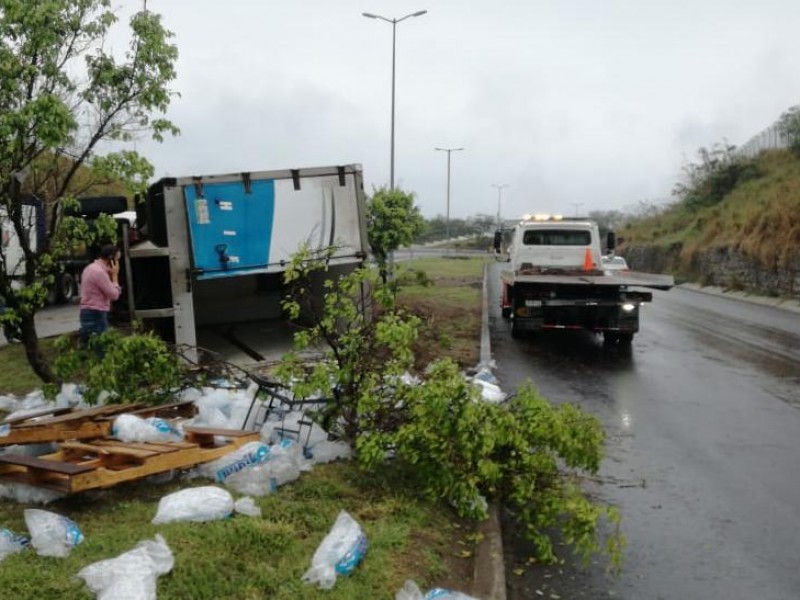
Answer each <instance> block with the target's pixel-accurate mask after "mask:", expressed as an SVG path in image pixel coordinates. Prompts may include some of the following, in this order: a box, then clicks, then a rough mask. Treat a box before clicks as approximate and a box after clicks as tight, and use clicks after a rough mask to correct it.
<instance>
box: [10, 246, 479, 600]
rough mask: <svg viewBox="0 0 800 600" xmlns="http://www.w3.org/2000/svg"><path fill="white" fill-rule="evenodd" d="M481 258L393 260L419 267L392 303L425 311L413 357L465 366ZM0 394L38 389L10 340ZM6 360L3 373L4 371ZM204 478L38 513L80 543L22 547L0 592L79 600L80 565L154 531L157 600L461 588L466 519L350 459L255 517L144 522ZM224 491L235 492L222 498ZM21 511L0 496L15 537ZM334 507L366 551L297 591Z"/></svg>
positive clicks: (471, 540) (285, 493)
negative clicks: (161, 569)
mask: <svg viewBox="0 0 800 600" xmlns="http://www.w3.org/2000/svg"><path fill="white" fill-rule="evenodd" d="M483 262H484V261H483V260H482V259H450V258H442V259H421V260H417V261H413V262H410V263H404V265H405V266H406V267H411V268H413V269H417V270H420V271H422V272H424V273H425V274H426V276H427V279H429V280H430V282H432V285H421V284H413V285H412V284H411V283H409V284H407V285H404V286H403V288H402V290H401V292H400V294H399V301H400V302H401V304H403V305H404V306H406V307H408V308H411V309H413V310H415V312H418V313H419V314H423V315H426V317H427V323H428V325H427V327H426V329H425V331H424V332H423V335H424V336H426V340H425V343H424V344H423V346H424V347H423V348H422V350H421V351H422V352H424V356H422V357H420V358H421V360H422V362H425V361H428V360H432V359H433V358H438V357H441V356H452V357H454V358H456V360H458V361H459V362H460V363H461V364H462V365H464V366H473V365H474V364H475V363H476V362H477V357H478V351H479V338H480V311H481V281H482V272H483ZM0 364H4V365H5V366H4V368H3V369H2V373H0V394H2V393H8V392H15V393H17V394H20V393H24V392H27V391H30V390H31V389H35V388H37V387H40V384H39V382H38V381H37V380H36V378H35V376H34V375H33V373H32V372H31V371H30V369H29V368H28V367H27V363H25V357H24V353H23V352H22V348H21V347H20V346H19V345H13V346H6V347H2V348H0ZM9 364H12V365H13V374H12V373H11V371H10V370H9V369H8V368H7V367H8V365H9ZM207 484H208V482H207V481H203V480H192V481H186V480H181V479H176V480H175V481H173V482H171V483H167V484H160V485H155V484H150V483H147V482H139V483H132V484H123V485H120V486H117V487H115V488H112V489H108V490H100V491H96V492H89V493H84V494H78V495H75V496H72V497H69V498H65V499H62V500H59V501H56V502H54V503H52V504H50V505H48V506H47V507H45V508H46V509H47V510H52V511H53V512H57V513H60V514H64V515H67V516H69V517H70V518H72V519H73V520H74V521H76V522H77V523H78V525H79V526H80V527H81V529H82V530H83V533H84V535H85V537H86V540H85V542H84V543H83V544H81V545H79V546H77V547H76V548H74V549H73V551H72V553H71V554H70V556H69V557H67V558H65V559H56V558H44V557H40V556H37V555H36V554H35V553H34V552H33V551H30V550H29V551H25V552H22V553H20V554H15V555H12V556H9V557H8V558H6V559H5V560H4V561H3V563H2V564H1V565H0V590H3V594H2V597H4V598H6V597H8V598H15V599H20V600H22V599H34V598H36V599H38V598H60V599H65V600H66V599H71V598H75V599H78V598H82V599H83V598H90V597H91V594H90V593H89V592H88V590H87V589H86V587H85V586H84V584H83V582H82V581H80V580H77V579H75V575H76V573H77V572H78V571H79V570H80V569H81V568H83V567H85V566H86V565H88V564H90V563H93V562H96V561H98V560H102V559H106V558H111V557H114V556H117V555H119V554H121V553H122V552H125V551H127V550H130V549H131V548H133V546H135V544H136V543H137V542H138V541H140V540H143V539H152V538H153V537H154V536H155V534H156V533H161V534H162V535H163V536H164V538H165V540H166V542H167V544H168V545H169V546H170V548H171V550H172V552H173V553H174V555H175V566H174V568H173V570H172V572H171V573H169V574H168V575H165V576H163V577H161V578H160V579H159V582H158V597H159V599H161V600H167V599H185V598H192V599H205V598H208V599H212V598H213V599H226V598H230V599H247V598H276V599H280V598H286V599H292V600H296V599H297V598H323V597H324V598H330V599H336V598H342V599H345V598H346V599H352V598H387V599H388V598H393V597H394V594H395V592H396V591H397V590H398V589H399V588H400V587H401V586H402V584H403V582H404V581H405V579H408V578H411V579H415V580H416V581H417V582H418V583H419V584H420V586H421V587H423V588H425V589H426V588H428V587H431V586H434V585H436V586H443V587H449V588H452V589H458V590H462V591H464V592H469V591H470V588H469V586H470V583H471V578H472V569H473V563H472V552H473V547H474V545H475V542H476V539H475V536H474V534H473V529H472V524H471V523H465V522H463V521H462V520H460V519H458V518H457V517H456V516H455V514H454V513H453V511H452V510H451V509H450V507H449V506H448V505H447V504H446V503H444V502H442V503H431V502H426V501H422V500H421V499H420V498H419V497H418V494H417V493H416V490H415V489H414V488H413V487H411V486H409V485H406V484H405V483H404V482H403V481H398V480H396V479H392V474H391V472H390V471H389V472H387V473H383V474H378V475H375V474H370V475H368V474H365V473H363V472H361V471H360V470H359V469H358V468H357V467H356V465H355V464H353V463H336V464H331V465H321V466H317V467H315V468H314V470H313V471H312V472H310V473H304V474H302V475H301V477H300V479H299V480H298V481H296V482H293V483H290V484H288V485H286V486H283V487H281V488H280V489H279V490H278V492H277V493H275V494H272V495H270V496H266V497H263V498H257V499H256V503H257V504H258V506H259V507H261V509H262V512H263V517H262V518H260V519H258V518H251V517H244V516H234V517H233V518H230V519H226V520H222V521H214V522H209V523H177V524H167V525H159V526H156V525H152V524H151V523H150V521H151V520H152V518H153V516H154V515H155V512H156V507H157V504H158V500H159V499H160V498H161V497H163V496H164V495H166V494H168V493H170V492H173V491H177V490H179V489H183V488H186V487H191V486H197V485H207ZM234 496H237V495H236V494H234ZM24 508H25V505H22V504H17V503H13V502H8V501H0V529H2V528H8V529H11V530H12V531H14V532H16V533H24V532H25V531H26V528H25V523H24V520H23V510H24ZM342 509H345V510H347V511H348V512H350V513H351V514H352V515H353V517H355V518H356V519H357V520H358V521H359V522H360V523H361V525H362V527H363V528H364V530H365V532H366V534H367V537H368V539H369V550H368V552H367V555H366V558H365V560H364V562H363V563H362V565H361V566H359V567H358V568H357V569H356V571H355V572H354V573H353V574H352V575H350V576H349V577H340V578H339V580H338V581H337V583H336V586H335V588H334V589H333V590H331V591H328V592H325V591H321V590H317V589H316V588H314V587H311V586H308V585H305V584H303V583H302V582H301V581H300V577H301V576H302V574H303V573H304V572H305V570H306V569H308V567H309V566H310V561H311V557H312V556H313V554H314V551H315V549H316V547H317V545H318V544H319V542H320V541H321V540H322V538H323V537H324V536H325V535H326V534H327V532H328V530H329V529H330V527H331V525H332V524H333V521H334V519H335V517H336V515H337V513H338V512H339V511H340V510H342Z"/></svg>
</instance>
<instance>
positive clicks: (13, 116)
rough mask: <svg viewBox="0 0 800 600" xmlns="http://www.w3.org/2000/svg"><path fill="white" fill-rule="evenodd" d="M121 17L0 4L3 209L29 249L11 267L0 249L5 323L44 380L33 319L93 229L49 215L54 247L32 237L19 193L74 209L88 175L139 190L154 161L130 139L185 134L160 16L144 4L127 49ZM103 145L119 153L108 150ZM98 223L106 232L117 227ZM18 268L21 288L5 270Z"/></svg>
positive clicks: (75, 1)
mask: <svg viewBox="0 0 800 600" xmlns="http://www.w3.org/2000/svg"><path fill="white" fill-rule="evenodd" d="M116 21H117V18H116V16H115V14H114V12H113V10H112V9H111V2H110V0H0V213H4V218H5V219H6V220H7V222H8V223H10V225H11V227H12V228H13V231H14V233H15V235H16V237H17V238H18V239H19V242H20V245H21V249H22V254H23V256H24V260H23V261H22V262H21V263H19V264H13V265H12V264H9V263H8V262H7V259H8V257H7V256H6V254H5V253H3V252H2V251H0V263H2V265H0V296H3V298H4V299H5V302H6V305H7V307H8V310H7V311H6V313H4V315H3V317H2V319H3V321H4V322H8V323H13V325H14V326H15V327H16V328H17V329H18V331H19V334H20V338H21V341H22V342H23V344H24V345H25V351H26V355H27V359H28V362H29V363H30V364H31V367H32V368H33V370H34V372H36V374H37V375H39V377H41V378H42V379H43V380H44V381H46V382H51V381H53V380H54V379H55V376H54V373H53V371H52V369H51V367H50V364H49V363H48V361H47V359H46V357H45V356H44V355H43V354H42V352H41V351H40V348H39V343H38V337H37V334H36V328H35V325H34V315H35V314H36V312H37V310H38V309H39V308H41V307H42V305H43V304H44V301H45V298H46V297H47V289H46V286H47V282H48V281H52V279H53V275H54V273H55V270H56V269H57V265H58V260H59V257H60V256H63V254H64V253H65V252H66V251H67V249H68V248H69V246H70V238H71V237H73V236H74V235H75V234H79V235H80V236H81V237H83V238H84V239H88V238H91V236H92V235H93V233H92V232H89V231H87V229H86V227H83V228H81V227H80V223H79V222H77V220H76V219H74V218H73V219H70V218H64V219H51V222H50V227H51V231H50V238H49V240H48V242H49V243H48V245H47V247H46V248H42V247H41V246H39V245H34V244H33V239H34V238H35V236H33V235H32V230H33V227H34V226H35V225H34V224H33V223H31V222H30V220H29V219H25V218H24V217H25V212H24V211H23V208H22V199H23V197H24V196H26V195H31V194H32V195H35V196H37V197H38V198H41V199H43V200H44V201H45V203H46V205H47V206H49V207H52V208H55V206H56V203H57V202H59V203H61V204H64V205H69V204H70V202H74V200H73V199H72V198H71V197H72V196H74V195H75V194H76V192H77V193H80V192H79V191H78V189H79V188H81V189H82V188H84V187H85V186H86V185H87V177H88V179H89V180H95V179H97V180H102V181H104V182H108V181H117V182H120V183H122V184H124V185H125V186H126V189H129V190H133V189H136V188H141V187H143V186H144V184H145V182H146V181H147V178H148V177H150V176H151V175H152V173H153V168H152V166H151V165H150V164H149V163H148V162H147V161H146V160H145V159H144V158H142V157H141V156H140V155H138V154H137V153H136V152H135V151H130V150H125V149H122V148H124V144H125V143H126V142H131V141H132V140H134V139H135V137H136V136H138V135H142V134H145V133H149V134H150V135H152V137H153V138H154V139H155V140H157V141H161V140H162V139H163V136H164V135H165V134H173V135H175V134H177V133H178V130H177V128H176V127H175V125H173V124H172V123H171V122H170V121H169V120H167V119H166V118H163V115H164V113H165V112H166V110H167V108H168V106H169V103H170V100H171V99H172V97H173V96H174V95H175V92H173V91H171V90H170V88H169V85H170V83H171V82H172V81H173V80H174V79H175V76H176V73H175V61H176V59H177V56H178V50H177V48H176V46H174V45H173V44H171V43H170V38H171V37H172V33H171V32H169V31H168V30H166V29H165V28H164V27H163V25H162V23H161V17H160V15H157V14H155V13H153V12H150V11H148V10H146V9H145V10H142V11H140V12H138V13H136V14H134V15H133V16H132V17H131V19H130V22H129V26H130V42H129V46H128V49H127V51H125V52H124V54H123V55H122V56H120V55H119V54H120V53H114V52H113V51H112V50H111V49H110V48H109V47H108V46H107V44H106V36H107V35H108V33H109V31H110V29H111V27H112V26H113V25H114V24H115V23H116ZM101 145H103V146H104V147H105V148H108V147H109V146H110V147H111V148H112V149H116V151H110V152H107V153H105V154H101V152H100V147H101ZM87 174H88V175H87ZM100 225H101V226H100V230H101V231H100V233H103V230H104V229H107V228H108V227H109V226H110V224H109V223H108V222H106V223H105V227H104V226H103V221H102V220H101V222H100ZM106 233H107V231H106ZM15 270H16V271H17V273H20V272H21V275H22V277H21V280H22V287H21V288H18V286H17V285H16V284H14V283H13V282H12V279H11V277H10V274H11V273H12V272H14V271H15Z"/></svg>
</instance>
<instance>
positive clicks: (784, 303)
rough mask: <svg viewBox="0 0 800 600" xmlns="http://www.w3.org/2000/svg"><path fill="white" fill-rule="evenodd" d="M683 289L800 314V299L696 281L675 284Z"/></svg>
mask: <svg viewBox="0 0 800 600" xmlns="http://www.w3.org/2000/svg"><path fill="white" fill-rule="evenodd" d="M676 287H678V288H680V289H683V290H688V291H690V292H698V293H700V294H708V295H710V296H720V297H722V298H731V299H734V300H740V301H742V302H747V303H749V304H759V305H761V306H771V307H773V308H778V309H780V310H788V311H790V312H795V313H799V314H800V301H798V300H788V299H786V298H770V297H769V296H757V295H755V294H750V293H748V292H736V291H730V290H726V289H725V288H721V287H716V286H712V285H705V286H703V285H700V284H697V283H682V284H680V285H678V286H676Z"/></svg>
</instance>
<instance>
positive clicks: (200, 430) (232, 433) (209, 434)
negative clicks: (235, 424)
mask: <svg viewBox="0 0 800 600" xmlns="http://www.w3.org/2000/svg"><path fill="white" fill-rule="evenodd" d="M183 432H184V434H185V435H186V441H187V442H194V443H196V444H199V445H200V446H203V447H214V446H217V445H219V444H218V443H217V437H218V436H219V437H223V438H226V439H240V438H242V437H244V436H248V435H251V434H252V433H256V434H258V432H252V431H242V430H240V429H216V428H212V427H185V428H184V430H183Z"/></svg>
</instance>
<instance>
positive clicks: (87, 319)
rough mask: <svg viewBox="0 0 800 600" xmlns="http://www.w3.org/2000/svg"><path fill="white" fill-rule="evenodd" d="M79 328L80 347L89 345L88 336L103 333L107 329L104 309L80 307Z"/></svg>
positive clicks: (106, 316)
mask: <svg viewBox="0 0 800 600" xmlns="http://www.w3.org/2000/svg"><path fill="white" fill-rule="evenodd" d="M80 323H81V329H80V332H79V340H80V345H81V348H86V347H88V345H89V338H90V337H91V336H93V335H94V334H96V333H103V332H104V331H105V330H106V329H108V313H107V312H106V311H104V310H95V309H93V308H82V309H81V312H80Z"/></svg>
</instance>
